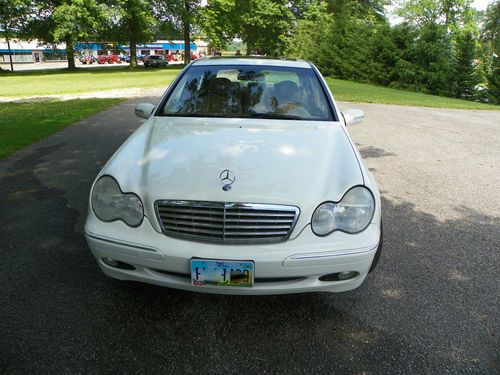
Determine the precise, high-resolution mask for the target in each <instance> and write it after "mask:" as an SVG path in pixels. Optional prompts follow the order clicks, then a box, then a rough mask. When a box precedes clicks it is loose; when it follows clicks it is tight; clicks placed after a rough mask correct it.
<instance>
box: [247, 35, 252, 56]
mask: <svg viewBox="0 0 500 375" xmlns="http://www.w3.org/2000/svg"><path fill="white" fill-rule="evenodd" d="M246 42H247V56H250V55H251V54H252V49H253V43H252V41H251V40H250V39H249V40H247V41H246Z"/></svg>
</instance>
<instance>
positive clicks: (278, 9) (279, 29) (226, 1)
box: [200, 0, 292, 56]
mask: <svg viewBox="0 0 500 375" xmlns="http://www.w3.org/2000/svg"><path fill="white" fill-rule="evenodd" d="M288 6H289V2H288V1H285V0H274V1H271V0H238V1H235V0H210V1H208V5H207V6H206V7H205V8H204V9H202V11H201V15H200V23H201V24H202V25H203V28H204V30H205V31H206V33H207V36H208V37H209V39H210V40H211V42H212V44H213V45H214V46H216V47H221V46H222V45H224V43H225V42H228V41H230V40H231V39H233V38H235V37H239V38H241V39H242V40H243V41H244V42H245V43H246V45H247V53H248V54H250V53H252V52H253V51H260V52H262V53H265V54H269V55H277V56H279V55H283V54H284V52H285V51H286V49H287V46H288V41H289V39H288V37H287V35H288V33H289V31H290V25H291V24H292V12H291V10H290V8H289V7H288Z"/></svg>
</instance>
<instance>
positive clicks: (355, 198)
mask: <svg viewBox="0 0 500 375" xmlns="http://www.w3.org/2000/svg"><path fill="white" fill-rule="evenodd" d="M374 211H375V200H374V199H373V195H372V193H371V192H370V190H368V189H367V188H365V187H363V186H355V187H353V188H352V189H351V190H349V191H348V192H347V193H346V194H345V195H344V197H343V198H342V200H341V201H340V202H338V203H335V202H325V203H322V204H320V205H319V206H318V208H316V210H315V211H314V214H313V216H312V221H311V225H312V230H313V232H314V234H316V235H317V236H326V235H327V234H330V233H331V232H333V231H335V230H341V231H344V232H348V233H358V232H361V231H363V230H364V229H366V227H367V226H368V224H370V221H371V220H372V216H373V212H374Z"/></svg>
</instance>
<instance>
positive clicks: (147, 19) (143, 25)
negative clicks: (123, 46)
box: [111, 0, 156, 68]
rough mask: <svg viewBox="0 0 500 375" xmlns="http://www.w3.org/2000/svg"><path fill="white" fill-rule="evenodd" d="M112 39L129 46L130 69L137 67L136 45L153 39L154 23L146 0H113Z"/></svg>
mask: <svg viewBox="0 0 500 375" xmlns="http://www.w3.org/2000/svg"><path fill="white" fill-rule="evenodd" d="M113 10H114V12H113V16H112V18H113V20H114V22H113V26H112V33H111V35H112V36H113V39H114V40H116V41H118V42H122V43H127V44H129V47H130V67H131V68H135V67H137V51H136V44H137V43H143V42H148V41H150V40H151V39H153V37H154V31H153V30H154V27H155V25H156V21H155V19H154V17H153V15H152V10H151V3H150V2H149V1H148V0H114V7H113Z"/></svg>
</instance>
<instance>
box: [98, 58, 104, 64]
mask: <svg viewBox="0 0 500 375" xmlns="http://www.w3.org/2000/svg"><path fill="white" fill-rule="evenodd" d="M105 62H106V60H104V59H99V60H97V63H98V64H104V63H105Z"/></svg>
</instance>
